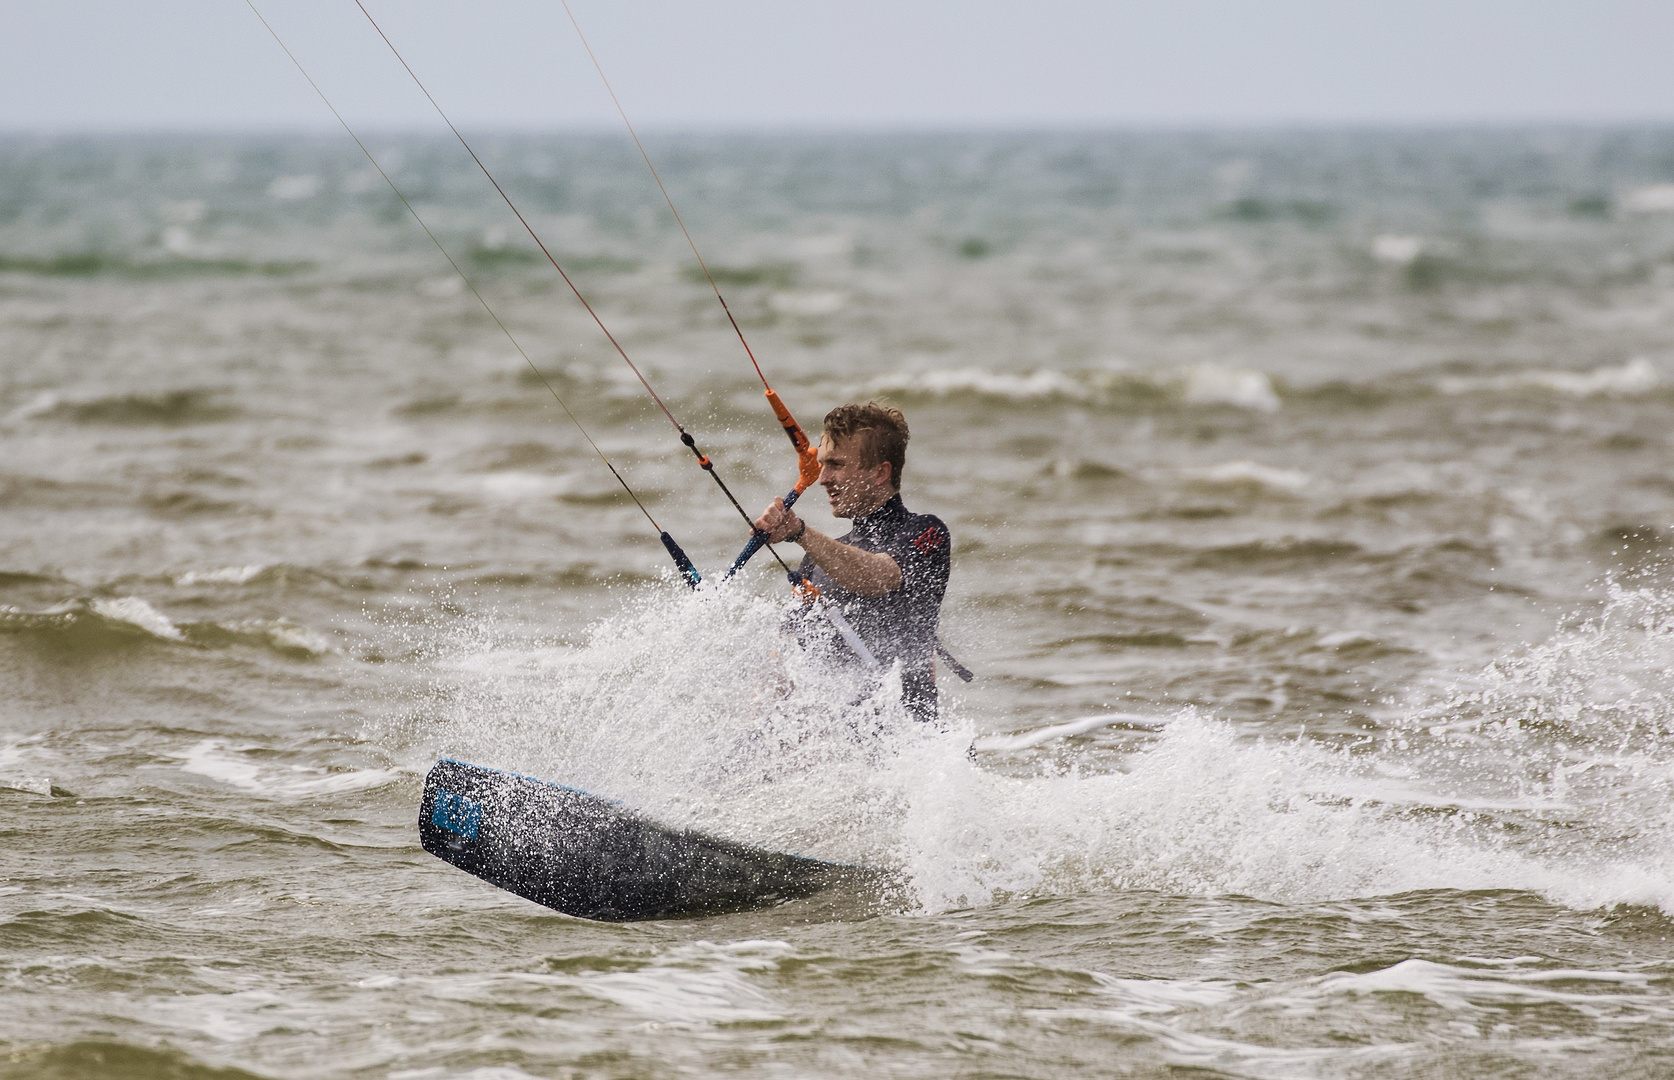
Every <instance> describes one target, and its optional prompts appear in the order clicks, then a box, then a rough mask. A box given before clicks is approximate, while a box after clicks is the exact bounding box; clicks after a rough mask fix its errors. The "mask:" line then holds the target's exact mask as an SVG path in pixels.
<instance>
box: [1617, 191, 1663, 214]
mask: <svg viewBox="0 0 1674 1080" xmlns="http://www.w3.org/2000/svg"><path fill="white" fill-rule="evenodd" d="M1622 209H1623V210H1626V211H1628V212H1629V213H1633V214H1667V213H1674V184H1647V185H1646V186H1644V187H1639V188H1634V189H1633V190H1632V191H1630V192H1628V193H1627V194H1626V195H1625V196H1623V198H1622Z"/></svg>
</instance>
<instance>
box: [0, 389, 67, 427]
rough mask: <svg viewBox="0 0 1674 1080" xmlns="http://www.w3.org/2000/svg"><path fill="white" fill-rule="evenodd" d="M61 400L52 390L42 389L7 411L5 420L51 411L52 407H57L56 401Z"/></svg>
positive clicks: (24, 418) (10, 421) (10, 420)
mask: <svg viewBox="0 0 1674 1080" xmlns="http://www.w3.org/2000/svg"><path fill="white" fill-rule="evenodd" d="M61 400H62V399H61V398H60V397H59V396H58V395H57V394H56V393H54V392H53V391H51V390H43V391H41V392H40V393H38V394H36V395H35V396H34V397H32V398H30V399H29V400H28V401H26V402H24V403H23V404H22V405H19V406H18V407H17V408H15V409H13V410H12V411H11V412H9V413H7V414H6V422H7V423H14V422H16V421H19V420H27V419H29V418H30V417H31V416H39V415H41V414H42V413H47V412H51V411H52V410H53V409H56V408H57V407H58V403H59V402H60V401H61Z"/></svg>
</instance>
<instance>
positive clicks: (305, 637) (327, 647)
mask: <svg viewBox="0 0 1674 1080" xmlns="http://www.w3.org/2000/svg"><path fill="white" fill-rule="evenodd" d="M267 639H268V641H270V642H272V643H273V645H274V647H275V648H279V649H293V650H299V651H301V652H306V653H312V654H313V655H315V656H324V655H326V654H327V653H329V652H332V651H333V648H332V644H331V642H330V641H329V640H327V639H326V638H325V637H324V636H323V635H321V634H318V633H315V632H314V631H313V630H310V629H308V628H307V627H306V626H296V625H294V624H292V623H288V622H283V621H281V622H276V623H271V624H269V625H268V627H267Z"/></svg>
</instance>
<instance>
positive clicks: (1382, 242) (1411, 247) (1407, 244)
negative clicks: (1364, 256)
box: [1372, 233, 1424, 266]
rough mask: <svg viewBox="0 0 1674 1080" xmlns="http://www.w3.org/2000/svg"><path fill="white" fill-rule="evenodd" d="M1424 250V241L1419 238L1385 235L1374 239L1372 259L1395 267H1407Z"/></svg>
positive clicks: (1392, 234)
mask: <svg viewBox="0 0 1674 1080" xmlns="http://www.w3.org/2000/svg"><path fill="white" fill-rule="evenodd" d="M1423 250H1424V240H1423V238H1421V237H1417V236H1398V235H1396V234H1394V233H1384V234H1383V235H1381V236H1374V237H1372V258H1374V259H1376V260H1377V261H1378V262H1382V263H1389V264H1391V265H1393V266H1406V265H1407V264H1408V263H1410V262H1412V261H1413V260H1414V259H1416V258H1418V256H1419V254H1420V253H1421V252H1423Z"/></svg>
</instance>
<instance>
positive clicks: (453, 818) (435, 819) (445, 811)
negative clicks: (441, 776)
mask: <svg viewBox="0 0 1674 1080" xmlns="http://www.w3.org/2000/svg"><path fill="white" fill-rule="evenodd" d="M430 824H432V825H435V826H438V827H440V828H443V829H446V830H447V831H448V832H451V833H458V834H459V835H460V836H463V837H464V838H465V839H467V840H475V839H476V838H477V826H478V825H481V824H482V803H480V802H472V801H471V800H470V799H467V798H465V797H464V796H463V795H455V794H454V793H453V792H451V791H443V790H442V789H441V788H437V789H436V803H435V805H434V806H433V807H432V808H431V810H430Z"/></svg>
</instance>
